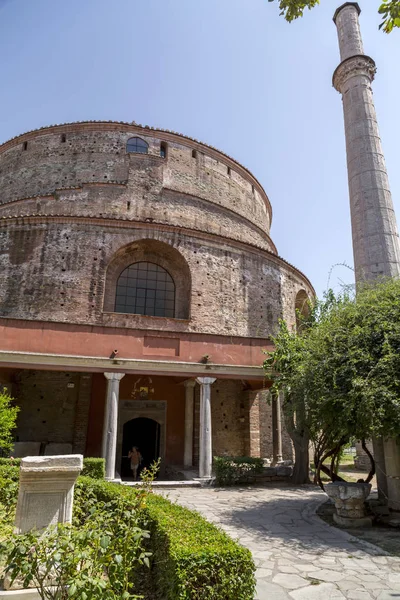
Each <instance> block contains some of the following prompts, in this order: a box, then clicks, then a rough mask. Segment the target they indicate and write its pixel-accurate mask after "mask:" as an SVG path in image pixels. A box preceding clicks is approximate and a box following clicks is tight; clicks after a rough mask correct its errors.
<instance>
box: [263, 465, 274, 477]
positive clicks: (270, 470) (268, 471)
mask: <svg viewBox="0 0 400 600" xmlns="http://www.w3.org/2000/svg"><path fill="white" fill-rule="evenodd" d="M276 472H277V468H276V467H264V469H263V475H268V476H269V477H274V476H275V475H276Z"/></svg>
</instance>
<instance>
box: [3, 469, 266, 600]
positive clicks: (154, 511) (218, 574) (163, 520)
mask: <svg viewBox="0 0 400 600" xmlns="http://www.w3.org/2000/svg"><path fill="white" fill-rule="evenodd" d="M75 489H76V493H75V503H74V522H75V524H76V525H77V526H79V519H82V518H84V510H83V509H84V507H85V505H86V504H87V505H90V502H88V499H93V498H95V499H97V500H99V501H103V502H110V501H111V500H112V499H113V498H115V497H116V496H117V495H120V496H123V497H125V498H126V499H128V500H129V498H131V499H132V504H133V505H137V504H138V502H137V498H138V494H139V495H141V498H142V502H141V508H140V511H141V513H142V514H141V526H142V527H143V528H144V529H147V530H149V531H150V538H149V540H148V547H147V550H148V551H149V552H151V553H152V557H151V568H150V570H149V569H147V568H146V567H141V569H140V571H138V572H137V573H136V574H135V584H136V585H135V591H136V593H141V594H143V596H144V598H145V599H146V600H161V599H162V600H252V599H253V597H254V590H255V577H254V572H255V566H254V562H253V560H252V556H251V553H250V551H249V550H247V549H246V548H243V547H242V546H240V544H238V543H237V542H235V541H234V540H232V539H231V538H230V537H229V536H228V535H227V534H225V533H224V532H223V531H221V530H220V529H218V528H217V527H216V526H215V525H212V524H211V523H209V522H208V521H206V519H204V517H202V516H201V515H200V514H198V513H197V512H194V511H191V510H188V509H186V508H183V507H181V506H179V505H177V504H172V503H171V502H169V500H166V499H165V498H162V497H161V496H158V495H156V494H153V493H151V492H150V493H145V492H143V490H136V489H133V488H130V487H128V486H123V485H117V484H113V483H109V482H106V481H100V480H99V479H97V480H96V479H93V478H91V477H82V476H81V477H79V478H78V481H77V484H76V488H75ZM17 492H18V469H17V468H16V467H15V466H11V465H9V464H6V465H4V464H0V502H2V498H1V495H2V494H3V495H4V498H3V500H4V503H5V502H8V505H9V506H10V507H11V506H12V505H13V504H15V502H16V498H17Z"/></svg>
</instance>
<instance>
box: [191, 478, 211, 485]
mask: <svg viewBox="0 0 400 600" xmlns="http://www.w3.org/2000/svg"><path fill="white" fill-rule="evenodd" d="M193 481H198V482H199V483H200V485H201V486H202V487H206V486H210V485H211V484H212V482H213V481H214V477H194V478H193Z"/></svg>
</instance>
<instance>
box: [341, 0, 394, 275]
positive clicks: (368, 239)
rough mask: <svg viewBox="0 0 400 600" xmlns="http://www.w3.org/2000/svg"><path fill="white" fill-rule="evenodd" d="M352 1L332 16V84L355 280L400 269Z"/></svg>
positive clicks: (369, 73) (370, 67)
mask: <svg viewBox="0 0 400 600" xmlns="http://www.w3.org/2000/svg"><path fill="white" fill-rule="evenodd" d="M360 12H361V11H360V7H359V6H358V4H357V3H356V2H346V3H345V4H343V5H342V6H340V7H339V8H338V9H337V11H336V12H335V15H334V17H333V20H334V23H335V25H336V27H337V32H338V38H339V48H340V59H341V63H340V65H339V66H338V67H337V69H336V70H335V72H334V74H333V85H334V87H335V88H336V90H337V91H338V92H340V93H341V94H342V99H343V112H344V126H345V134H346V151H347V171H348V180H349V194H350V209H351V227H352V234H353V254H354V268H355V275H356V282H360V281H362V280H363V279H373V278H375V277H385V276H386V277H394V276H397V275H400V245H399V235H398V231H397V225H396V216H395V213H394V210H393V203H392V197H391V193H390V188H389V180H388V176H387V171H386V165H385V159H384V156H383V151H382V146H381V140H380V137H379V130H378V123H377V119H376V112H375V106H374V101H373V95H372V89H371V83H372V81H373V79H374V76H375V72H376V67H375V62H374V61H373V60H372V58H370V57H369V56H367V55H366V54H364V49H363V43H362V39H361V33H360V26H359V22H358V15H359V14H360Z"/></svg>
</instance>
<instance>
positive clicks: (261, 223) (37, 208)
mask: <svg viewBox="0 0 400 600" xmlns="http://www.w3.org/2000/svg"><path fill="white" fill-rule="evenodd" d="M64 130H65V128H64V129H63V128H60V127H55V128H48V129H43V130H40V131H38V132H34V133H32V134H27V135H24V136H20V137H19V138H16V139H15V140H12V141H10V142H8V143H6V144H3V146H1V147H0V189H1V196H0V204H3V205H4V204H9V203H12V205H11V206H9V207H8V208H9V210H5V209H6V207H3V211H4V212H2V213H1V214H10V213H12V214H15V213H17V214H18V212H19V211H20V210H22V211H23V213H24V214H31V213H34V214H41V215H45V214H54V213H58V214H71V213H72V214H75V215H76V214H79V215H82V214H89V215H90V216H94V215H96V216H97V215H100V216H101V217H103V218H104V217H106V216H111V217H112V218H116V217H117V216H118V217H119V218H122V219H127V220H140V219H141V218H142V217H143V215H144V216H145V217H147V218H150V219H155V220H156V221H157V222H167V223H174V224H175V225H180V226H188V225H189V226H193V224H196V222H198V223H197V225H198V227H200V228H201V222H203V224H206V223H207V218H206V215H207V213H208V211H209V210H210V212H211V214H213V216H214V217H216V218H217V222H216V225H217V227H219V229H220V233H221V234H222V235H226V236H229V235H233V236H234V235H235V234H237V233H238V232H237V230H238V229H244V230H245V229H247V228H248V232H247V238H248V241H250V240H251V238H252V237H254V236H257V237H258V238H259V241H260V243H264V245H265V247H267V248H269V249H272V250H274V246H273V244H272V242H271V241H270V240H269V238H268V236H267V234H268V233H269V228H270V220H271V209H270V205H269V201H268V198H267V196H266V194H265V192H264V190H263V189H262V188H261V186H260V185H259V184H258V182H257V181H256V180H255V179H254V177H253V176H251V174H250V173H249V172H248V171H246V170H245V169H243V167H241V166H240V165H238V164H237V163H234V161H232V160H228V158H227V157H225V156H224V155H223V154H222V153H218V152H215V151H211V150H210V149H209V148H207V147H206V146H201V147H200V148H199V149H198V150H196V151H195V153H196V157H195V158H193V156H192V153H193V144H192V143H191V142H190V141H189V140H187V139H185V138H183V136H165V135H164V136H163V134H162V133H160V136H155V134H153V133H152V132H150V131H149V130H146V129H143V128H140V127H134V126H126V125H118V124H101V123H99V124H97V126H96V125H95V124H75V125H70V126H69V127H68V131H67V133H64V134H63V133H62V132H63V131H64ZM62 135H65V136H66V141H65V142H64V143H63V142H62V141H61V140H62ZM131 136H140V138H141V139H143V140H145V141H146V142H147V143H148V144H149V153H148V154H132V153H127V152H126V142H127V140H128V139H129V138H130V137H131ZM165 137H170V138H171V139H170V140H169V141H166V142H165V143H166V144H167V157H166V158H162V157H161V156H160V144H161V140H162V139H163V138H165ZM196 146H199V144H196ZM25 148H26V149H25ZM230 165H231V166H230ZM29 199H33V200H31V201H29ZM21 201H22V202H21Z"/></svg>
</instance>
